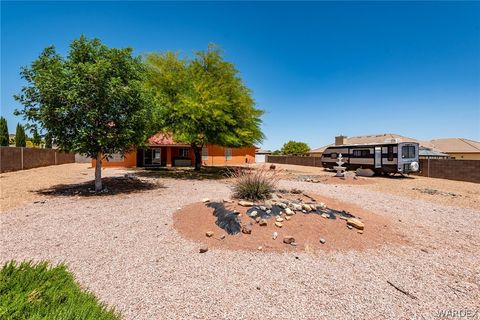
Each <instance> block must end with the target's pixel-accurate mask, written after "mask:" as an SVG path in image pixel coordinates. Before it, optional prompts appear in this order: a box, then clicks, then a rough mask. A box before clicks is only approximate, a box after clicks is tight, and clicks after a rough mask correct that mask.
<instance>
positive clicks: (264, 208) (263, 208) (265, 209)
mask: <svg viewBox="0 0 480 320" xmlns="http://www.w3.org/2000/svg"><path fill="white" fill-rule="evenodd" d="M258 208H259V209H260V210H262V211H267V208H266V207H265V206H259V207H258Z"/></svg>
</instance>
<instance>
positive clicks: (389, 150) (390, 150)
mask: <svg viewBox="0 0 480 320" xmlns="http://www.w3.org/2000/svg"><path fill="white" fill-rule="evenodd" d="M388 161H393V146H388Z"/></svg>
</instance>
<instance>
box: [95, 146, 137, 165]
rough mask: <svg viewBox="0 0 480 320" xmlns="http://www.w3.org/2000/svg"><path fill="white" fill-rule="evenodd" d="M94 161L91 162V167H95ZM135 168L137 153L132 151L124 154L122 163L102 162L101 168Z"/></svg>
mask: <svg viewBox="0 0 480 320" xmlns="http://www.w3.org/2000/svg"><path fill="white" fill-rule="evenodd" d="M95 164H96V161H95V160H92V167H95ZM136 166H137V151H136V150H133V151H130V152H128V153H126V154H125V156H124V158H123V161H113V160H110V161H107V160H105V159H104V160H102V167H127V168H131V167H136Z"/></svg>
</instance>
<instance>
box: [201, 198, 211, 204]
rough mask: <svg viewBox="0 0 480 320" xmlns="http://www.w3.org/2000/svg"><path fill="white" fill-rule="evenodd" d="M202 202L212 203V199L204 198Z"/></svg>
mask: <svg viewBox="0 0 480 320" xmlns="http://www.w3.org/2000/svg"><path fill="white" fill-rule="evenodd" d="M202 202H203V203H207V202H210V199H208V198H203V199H202Z"/></svg>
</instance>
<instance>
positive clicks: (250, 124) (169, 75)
mask: <svg viewBox="0 0 480 320" xmlns="http://www.w3.org/2000/svg"><path fill="white" fill-rule="evenodd" d="M146 63H147V65H148V67H149V76H148V78H147V87H148V88H151V89H153V91H154V92H155V97H156V101H157V104H156V105H157V108H156V114H157V117H156V118H157V119H159V122H158V123H157V124H158V126H159V128H161V129H163V130H165V131H168V132H170V133H173V135H174V138H175V139H176V140H177V141H181V142H185V143H189V144H190V145H191V146H192V147H193V149H194V151H195V168H196V169H199V168H200V166H201V148H202V146H204V145H206V144H216V145H220V146H224V147H245V146H253V145H254V144H256V143H259V142H261V141H262V140H263V138H264V135H263V133H262V131H261V129H260V124H261V119H260V117H261V115H262V114H263V111H262V110H260V109H257V108H256V107H255V101H254V100H253V98H252V95H251V91H250V90H249V89H248V88H247V87H246V86H245V84H244V83H243V81H242V79H241V78H240V76H239V71H238V70H237V69H236V68H235V66H234V65H233V64H232V63H230V62H227V61H224V59H223V56H222V53H221V51H220V50H219V49H218V48H217V47H215V46H213V45H210V46H209V47H208V49H207V50H205V51H197V52H195V53H194V58H193V59H186V58H181V57H180V56H179V55H178V54H176V53H173V52H166V53H161V54H157V53H154V54H150V55H148V56H147V57H146Z"/></svg>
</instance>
